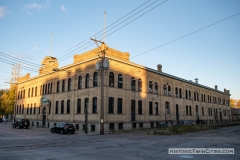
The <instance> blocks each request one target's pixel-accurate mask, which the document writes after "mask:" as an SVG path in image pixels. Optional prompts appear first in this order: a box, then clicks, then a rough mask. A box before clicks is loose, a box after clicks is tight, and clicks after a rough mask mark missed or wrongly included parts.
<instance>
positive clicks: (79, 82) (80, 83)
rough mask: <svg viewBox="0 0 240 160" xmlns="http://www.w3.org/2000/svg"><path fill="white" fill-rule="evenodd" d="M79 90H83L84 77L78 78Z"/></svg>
mask: <svg viewBox="0 0 240 160" xmlns="http://www.w3.org/2000/svg"><path fill="white" fill-rule="evenodd" d="M78 89H82V76H81V75H80V76H78Z"/></svg>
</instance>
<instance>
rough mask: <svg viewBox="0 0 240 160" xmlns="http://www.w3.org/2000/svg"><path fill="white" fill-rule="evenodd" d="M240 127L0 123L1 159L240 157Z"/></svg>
mask: <svg viewBox="0 0 240 160" xmlns="http://www.w3.org/2000/svg"><path fill="white" fill-rule="evenodd" d="M168 148H234V151H235V153H234V154H228V155H227V154H225V155H221V154H210V155H207V154H205V155H203V154H201V155H197V154H195V155H193V154H185V155H180V154H175V155H173V154H168ZM239 151H240V126H234V127H227V128H221V129H215V130H209V131H202V132H195V133H187V134H183V135H169V136H166V135H146V133H123V134H105V135H99V134H98V133H89V134H88V135H85V134H83V132H75V134H73V135H71V134H66V135H61V134H56V133H54V134H53V133H51V132H50V131H49V129H46V128H29V129H13V128H12V127H11V125H10V124H4V123H0V159H1V160H5V159H6V160H15V159H32V160H35V159H36V160H42V159H49V160H50V159H218V160H219V159H238V160H239V159H240V152H239Z"/></svg>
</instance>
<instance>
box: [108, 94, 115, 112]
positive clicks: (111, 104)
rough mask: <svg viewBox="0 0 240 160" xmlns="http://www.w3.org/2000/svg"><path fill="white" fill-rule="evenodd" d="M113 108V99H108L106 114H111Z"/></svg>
mask: <svg viewBox="0 0 240 160" xmlns="http://www.w3.org/2000/svg"><path fill="white" fill-rule="evenodd" d="M113 108H114V98H113V97H109V101H108V113H113Z"/></svg>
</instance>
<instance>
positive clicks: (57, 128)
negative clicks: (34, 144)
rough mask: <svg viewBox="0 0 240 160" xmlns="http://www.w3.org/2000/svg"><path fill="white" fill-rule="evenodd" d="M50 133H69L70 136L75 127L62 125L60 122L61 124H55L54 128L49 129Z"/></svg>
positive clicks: (66, 124)
mask: <svg viewBox="0 0 240 160" xmlns="http://www.w3.org/2000/svg"><path fill="white" fill-rule="evenodd" d="M50 131H51V132H52V133H55V132H56V133H61V134H64V133H71V134H74V132H75V127H74V125H73V124H68V123H64V122H61V123H57V124H56V125H55V126H54V127H52V128H51V129H50Z"/></svg>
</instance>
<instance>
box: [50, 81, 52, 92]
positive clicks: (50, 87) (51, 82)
mask: <svg viewBox="0 0 240 160" xmlns="http://www.w3.org/2000/svg"><path fill="white" fill-rule="evenodd" d="M50 94H52V82H51V85H50Z"/></svg>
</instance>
